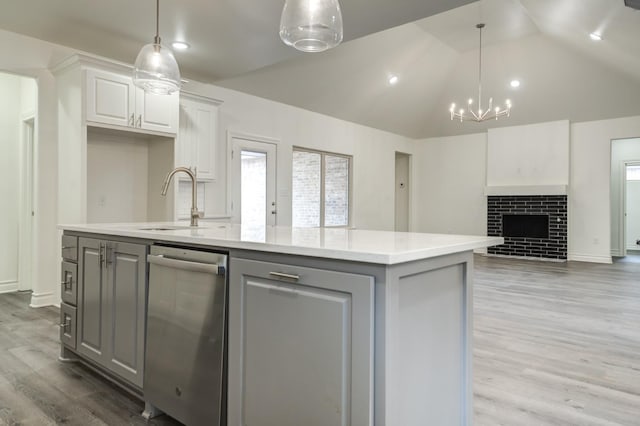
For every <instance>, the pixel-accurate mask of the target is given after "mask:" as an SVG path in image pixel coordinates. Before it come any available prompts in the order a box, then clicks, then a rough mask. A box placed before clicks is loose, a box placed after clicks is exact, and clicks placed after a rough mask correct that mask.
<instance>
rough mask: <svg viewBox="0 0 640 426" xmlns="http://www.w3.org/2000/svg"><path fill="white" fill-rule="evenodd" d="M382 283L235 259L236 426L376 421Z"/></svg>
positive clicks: (232, 364) (231, 421)
mask: <svg viewBox="0 0 640 426" xmlns="http://www.w3.org/2000/svg"><path fill="white" fill-rule="evenodd" d="M373 303H374V278H373V277H371V276H366V275H358V274H351V273H343V272H334V271H327V270H321V269H314V268H306V267H301V266H295V265H284V264H279V263H270V262H262V261H256V260H248V259H239V258H232V259H231V262H230V294H229V386H228V407H229V410H228V425H229V426H245V425H246V426H252V425H260V426H299V425H305V426H332V425H336V426H346V425H371V424H372V422H373Z"/></svg>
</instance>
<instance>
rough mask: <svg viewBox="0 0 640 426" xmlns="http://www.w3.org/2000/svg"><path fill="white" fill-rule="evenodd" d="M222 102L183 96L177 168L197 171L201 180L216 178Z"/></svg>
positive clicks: (176, 153) (187, 95)
mask: <svg viewBox="0 0 640 426" xmlns="http://www.w3.org/2000/svg"><path fill="white" fill-rule="evenodd" d="M219 105H220V101H217V100H214V99H208V98H204V97H201V96H195V95H190V94H185V93H182V94H181V97H180V128H179V132H178V138H177V139H176V150H175V165H176V166H185V167H189V168H190V169H192V170H194V171H195V172H196V174H197V177H198V179H200V180H214V179H215V178H216V167H215V165H216V145H217V137H216V136H217V134H218V106H219Z"/></svg>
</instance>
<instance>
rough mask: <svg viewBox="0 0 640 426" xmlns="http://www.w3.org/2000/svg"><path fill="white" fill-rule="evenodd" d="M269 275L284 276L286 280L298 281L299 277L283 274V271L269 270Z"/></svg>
mask: <svg viewBox="0 0 640 426" xmlns="http://www.w3.org/2000/svg"><path fill="white" fill-rule="evenodd" d="M269 275H271V276H274V277H276V278H285V279H287V280H294V281H298V280H299V279H300V275H294V274H285V273H283V272H269Z"/></svg>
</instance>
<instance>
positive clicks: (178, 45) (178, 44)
mask: <svg viewBox="0 0 640 426" xmlns="http://www.w3.org/2000/svg"><path fill="white" fill-rule="evenodd" d="M171 46H172V47H173V48H174V49H176V50H187V49H188V48H190V47H191V46H190V45H189V43H187V42H184V41H174V42H173V43H171Z"/></svg>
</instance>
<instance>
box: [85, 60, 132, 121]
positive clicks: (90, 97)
mask: <svg viewBox="0 0 640 426" xmlns="http://www.w3.org/2000/svg"><path fill="white" fill-rule="evenodd" d="M86 81H87V87H86V90H87V96H86V100H87V121H92V122H96V123H105V124H112V125H116V126H125V127H129V126H133V124H134V122H133V121H134V116H135V89H136V88H135V86H134V85H133V82H132V80H131V77H128V76H123V75H119V74H114V73H110V72H105V71H98V70H93V69H88V70H87V75H86Z"/></svg>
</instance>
